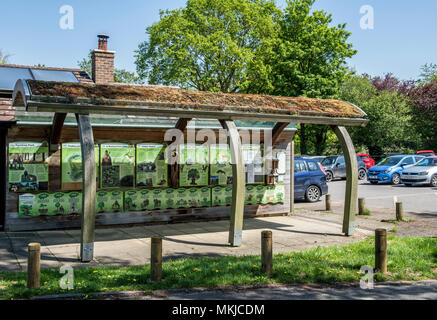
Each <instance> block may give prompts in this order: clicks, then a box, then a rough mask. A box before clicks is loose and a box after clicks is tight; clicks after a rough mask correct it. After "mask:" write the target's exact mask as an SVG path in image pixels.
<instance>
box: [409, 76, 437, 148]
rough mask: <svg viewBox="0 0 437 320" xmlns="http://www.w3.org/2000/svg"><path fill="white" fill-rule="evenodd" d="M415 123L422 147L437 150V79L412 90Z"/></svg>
mask: <svg viewBox="0 0 437 320" xmlns="http://www.w3.org/2000/svg"><path fill="white" fill-rule="evenodd" d="M409 96H410V98H411V99H412V102H413V105H414V117H413V120H414V123H415V124H416V128H417V131H418V133H419V134H420V136H421V141H422V142H423V144H422V145H421V148H424V149H433V150H435V151H437V80H436V81H432V82H430V83H428V84H425V85H423V86H419V87H416V88H414V89H413V90H411V92H410V95H409Z"/></svg>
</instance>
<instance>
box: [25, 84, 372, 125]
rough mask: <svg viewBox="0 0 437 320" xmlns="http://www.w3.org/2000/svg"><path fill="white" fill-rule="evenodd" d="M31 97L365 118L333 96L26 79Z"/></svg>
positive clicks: (112, 103)
mask: <svg viewBox="0 0 437 320" xmlns="http://www.w3.org/2000/svg"><path fill="white" fill-rule="evenodd" d="M27 83H28V85H29V88H30V91H31V94H32V96H38V98H39V100H40V101H44V100H47V101H48V102H57V101H58V100H59V101H58V102H63V103H66V102H68V103H71V104H75V103H76V104H80V103H91V104H94V105H108V106H109V105H114V103H116V104H117V106H123V105H125V106H130V105H132V104H134V105H141V104H144V105H147V104H151V105H154V106H156V105H158V106H163V107H165V108H167V109H168V108H171V107H175V108H176V107H177V108H189V109H190V110H197V109H198V110H202V111H204V110H208V111H221V110H226V111H238V112H248V113H261V114H262V113H266V114H290V115H303V116H308V115H310V116H311V115H313V116H323V117H338V118H365V116H366V114H365V113H364V112H363V111H362V110H361V109H359V108H358V107H356V106H354V105H352V104H350V103H348V102H344V101H340V100H334V99H315V98H305V97H282V96H271V95H261V94H236V93H221V92H206V91H193V90H182V89H179V88H176V87H165V86H149V85H123V84H110V85H103V84H94V83H69V82H56V81H37V80H28V81H27Z"/></svg>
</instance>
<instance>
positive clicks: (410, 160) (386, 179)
mask: <svg viewBox="0 0 437 320" xmlns="http://www.w3.org/2000/svg"><path fill="white" fill-rule="evenodd" d="M423 158H424V157H423V156H418V155H396V156H390V157H387V158H385V159H383V160H382V161H381V162H379V163H378V164H377V165H375V166H373V167H371V168H370V169H369V170H368V171H367V181H369V182H370V183H372V184H377V183H379V182H381V183H391V184H394V185H397V184H400V183H401V172H402V171H403V170H404V169H405V168H408V167H411V166H413V165H414V164H415V163H417V162H418V161H420V160H422V159H423Z"/></svg>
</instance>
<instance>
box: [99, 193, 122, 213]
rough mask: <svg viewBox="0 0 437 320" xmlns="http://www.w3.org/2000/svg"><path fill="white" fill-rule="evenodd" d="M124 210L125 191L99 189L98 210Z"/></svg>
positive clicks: (100, 211)
mask: <svg viewBox="0 0 437 320" xmlns="http://www.w3.org/2000/svg"><path fill="white" fill-rule="evenodd" d="M120 211H123V191H118V190H115V191H97V193H96V212H97V213H107V212H120Z"/></svg>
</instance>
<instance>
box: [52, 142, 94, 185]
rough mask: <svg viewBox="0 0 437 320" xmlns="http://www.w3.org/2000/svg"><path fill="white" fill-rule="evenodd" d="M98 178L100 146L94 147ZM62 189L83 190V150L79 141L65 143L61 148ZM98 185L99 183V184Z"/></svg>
mask: <svg viewBox="0 0 437 320" xmlns="http://www.w3.org/2000/svg"><path fill="white" fill-rule="evenodd" d="M94 155H95V158H96V178H97V182H98V181H99V170H98V169H97V168H98V165H99V146H98V145H96V146H95V147H94ZM61 172H62V173H61V181H62V186H61V187H62V190H82V150H81V147H80V143H79V142H77V143H76V142H73V143H63V144H62V149H61ZM97 186H98V184H97Z"/></svg>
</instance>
